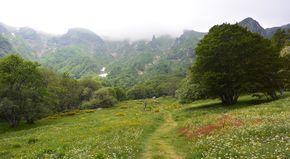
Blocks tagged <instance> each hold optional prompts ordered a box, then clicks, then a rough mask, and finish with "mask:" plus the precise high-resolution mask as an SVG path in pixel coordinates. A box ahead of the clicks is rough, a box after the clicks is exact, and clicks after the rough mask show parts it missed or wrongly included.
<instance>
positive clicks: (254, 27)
mask: <svg viewBox="0 0 290 159" xmlns="http://www.w3.org/2000/svg"><path fill="white" fill-rule="evenodd" d="M238 24H239V25H240V26H242V27H245V28H247V29H248V30H249V31H251V32H254V33H258V34H260V35H262V36H264V37H266V38H271V37H272V36H273V35H274V33H275V32H276V31H277V29H279V28H281V29H284V30H288V29H290V24H286V25H283V26H279V27H272V28H266V29H264V28H263V27H262V26H261V25H260V24H259V22H258V21H256V20H254V19H253V18H250V17H249V18H246V19H244V20H242V21H241V22H239V23H238Z"/></svg>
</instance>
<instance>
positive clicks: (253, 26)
mask: <svg viewBox="0 0 290 159" xmlns="http://www.w3.org/2000/svg"><path fill="white" fill-rule="evenodd" d="M238 24H239V25H241V26H243V27H245V28H247V29H248V30H250V31H252V32H255V33H259V34H261V35H262V36H264V37H266V38H270V37H271V36H272V35H273V34H274V32H275V31H276V30H277V29H278V28H282V29H285V30H286V29H289V28H290V24H286V25H283V26H280V27H273V28H266V29H264V28H263V27H262V26H261V25H260V24H259V23H258V22H257V21H256V20H254V19H252V18H246V19H244V20H242V21H241V22H239V23H238ZM205 34H206V33H203V32H198V31H194V30H185V31H184V32H183V33H182V34H181V35H180V36H179V37H172V36H170V35H163V36H155V35H152V39H151V40H137V41H128V40H114V41H113V40H105V39H103V38H102V37H100V36H99V35H97V34H96V33H94V32H92V31H90V30H88V29H85V28H72V29H69V30H68V32H67V33H65V34H63V35H57V36H56V35H50V34H46V33H42V32H39V31H36V30H34V29H32V28H28V27H23V28H16V27H11V26H7V25H5V24H3V23H1V24H0V35H1V37H0V55H1V56H4V55H5V54H9V53H18V54H20V55H21V56H23V57H25V58H27V59H31V60H36V61H39V62H40V63H41V64H43V65H44V66H46V67H50V68H52V69H54V70H56V71H58V72H69V73H70V74H71V76H73V77H75V78H81V77H84V76H92V75H93V76H97V75H98V74H100V73H101V72H102V71H101V69H102V68H106V73H108V78H110V79H112V81H115V82H116V83H118V82H120V80H124V78H127V79H126V80H128V81H130V80H131V82H132V81H135V80H137V81H138V80H139V79H138V78H142V79H146V78H148V77H149V76H150V77H151V76H152V75H154V74H166V75H172V74H179V75H184V74H185V73H186V70H187V68H188V67H189V66H190V65H191V64H192V62H193V61H194V58H195V52H194V49H195V46H196V45H197V43H198V42H199V40H201V39H202V38H203V36H204V35H205ZM123 77H124V78H123ZM127 83H129V82H127ZM134 84H135V83H134V82H132V83H131V84H129V85H134Z"/></svg>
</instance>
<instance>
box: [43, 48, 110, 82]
mask: <svg viewBox="0 0 290 159" xmlns="http://www.w3.org/2000/svg"><path fill="white" fill-rule="evenodd" d="M109 60H110V57H109V55H99V56H97V55H94V54H90V51H89V50H86V48H82V47H80V46H77V45H70V46H66V47H61V48H58V49H56V50H55V51H54V52H52V53H49V54H47V55H46V56H44V57H42V58H41V60H40V62H41V63H42V64H43V65H44V66H46V67H49V68H52V69H53V70H57V72H60V73H64V72H68V73H69V74H71V75H72V76H73V77H75V78H77V79H79V78H81V77H86V76H91V75H93V74H98V73H99V70H100V69H101V67H102V66H104V65H105V64H107V63H108V61H109Z"/></svg>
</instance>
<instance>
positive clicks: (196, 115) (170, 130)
mask: <svg viewBox="0 0 290 159" xmlns="http://www.w3.org/2000/svg"><path fill="white" fill-rule="evenodd" d="M158 101H159V103H153V101H149V102H148V103H149V104H148V105H149V108H148V109H147V111H144V110H143V102H142V101H140V100H134V101H124V102H121V103H119V104H118V105H117V106H116V107H114V108H109V109H102V110H95V111H88V110H83V111H76V112H73V113H60V114H56V115H53V116H50V117H47V118H45V119H42V120H39V121H37V122H36V124H35V125H26V124H21V125H20V127H19V128H17V129H11V128H9V127H8V126H7V124H5V123H3V122H2V123H1V122H0V158H5V159H6V158H142V157H144V156H146V155H147V156H150V155H151V157H152V158H156V157H157V158H166V157H164V155H163V153H164V154H166V153H167V156H170V155H171V154H175V155H176V156H182V158H219V157H220V158H290V97H287V98H284V99H280V100H277V101H266V100H253V99H252V98H251V97H249V96H244V97H242V98H241V99H240V101H239V103H238V104H237V105H235V106H223V105H221V104H219V101H218V100H202V101H196V102H194V103H191V104H186V105H183V106H181V105H180V104H178V103H177V102H176V100H175V99H173V98H161V99H158ZM169 114H170V116H172V119H173V121H170V122H168V121H167V118H168V115H169ZM168 120H169V119H168ZM173 125H174V126H173ZM169 126H170V127H169ZM158 133H159V135H158ZM161 133H162V134H161ZM158 141H162V143H160V145H158V143H157V142H158ZM150 144H151V145H150ZM160 149H162V151H160ZM166 149H170V152H169V151H167V150H166ZM147 150H148V152H149V153H150V154H148V153H147V152H146V151H147ZM158 152H163V153H158ZM146 153H147V154H146ZM168 154H169V155H168ZM157 155H159V157H158V156H157ZM162 155H163V156H162ZM145 158H146V157H145Z"/></svg>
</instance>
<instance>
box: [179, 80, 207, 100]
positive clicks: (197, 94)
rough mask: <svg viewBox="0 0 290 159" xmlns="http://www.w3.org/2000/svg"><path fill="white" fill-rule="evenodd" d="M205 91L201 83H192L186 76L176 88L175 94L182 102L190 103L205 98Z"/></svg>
mask: <svg viewBox="0 0 290 159" xmlns="http://www.w3.org/2000/svg"><path fill="white" fill-rule="evenodd" d="M205 91H206V90H203V88H202V87H201V85H198V84H195V83H192V82H191V81H190V80H189V79H188V78H185V79H184V80H183V81H182V82H181V84H180V87H179V88H178V89H177V90H176V96H177V97H178V99H179V102H180V103H182V104H185V103H191V102H193V101H195V100H199V99H204V98H206V92H205Z"/></svg>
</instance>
